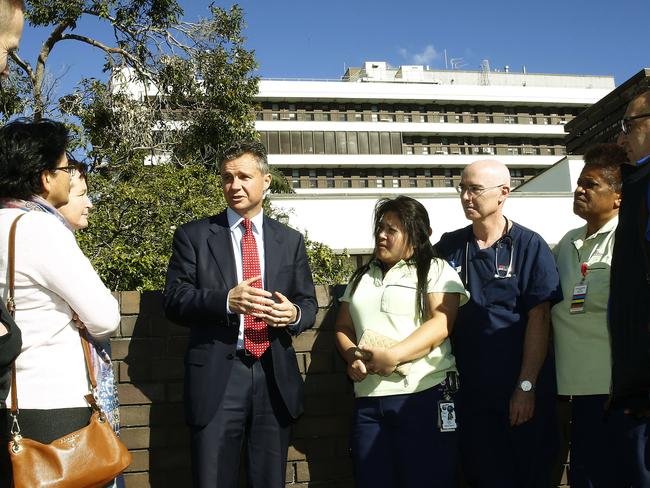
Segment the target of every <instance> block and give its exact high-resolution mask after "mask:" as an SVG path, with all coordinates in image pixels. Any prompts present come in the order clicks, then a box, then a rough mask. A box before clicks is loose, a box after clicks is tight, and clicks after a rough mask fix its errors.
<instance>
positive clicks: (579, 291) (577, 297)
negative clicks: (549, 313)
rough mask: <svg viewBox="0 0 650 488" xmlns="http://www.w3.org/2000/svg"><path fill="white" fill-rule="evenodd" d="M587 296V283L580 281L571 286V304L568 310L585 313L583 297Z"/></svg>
mask: <svg viewBox="0 0 650 488" xmlns="http://www.w3.org/2000/svg"><path fill="white" fill-rule="evenodd" d="M586 298H587V283H584V282H580V283H578V284H577V285H576V286H574V287H573V295H571V305H570V308H569V312H570V313H572V314H574V313H585V299H586Z"/></svg>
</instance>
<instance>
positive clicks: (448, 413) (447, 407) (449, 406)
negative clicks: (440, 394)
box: [438, 400, 458, 432]
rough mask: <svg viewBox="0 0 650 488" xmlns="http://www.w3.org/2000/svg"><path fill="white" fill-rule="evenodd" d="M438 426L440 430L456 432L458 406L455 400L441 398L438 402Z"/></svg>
mask: <svg viewBox="0 0 650 488" xmlns="http://www.w3.org/2000/svg"><path fill="white" fill-rule="evenodd" d="M438 427H439V428H440V432H454V431H455V430H456V429H457V428H458V425H457V424H456V406H455V405H454V402H453V400H440V401H439V402H438Z"/></svg>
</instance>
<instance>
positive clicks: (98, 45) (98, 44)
mask: <svg viewBox="0 0 650 488" xmlns="http://www.w3.org/2000/svg"><path fill="white" fill-rule="evenodd" d="M61 40H62V41H65V40H75V41H80V42H85V43H86V44H89V45H91V46H93V47H96V48H98V49H101V50H102V51H104V52H107V53H109V54H119V55H120V56H123V57H125V58H126V59H128V60H129V61H131V63H133V65H134V66H135V67H136V68H137V69H138V70H139V71H141V72H144V71H146V70H145V69H144V67H143V66H142V64H141V63H140V60H138V58H136V57H135V56H133V55H132V54H131V53H130V52H128V51H126V50H124V49H122V48H119V47H110V46H107V45H106V44H103V43H101V42H99V41H98V40H96V39H92V38H90V37H86V36H81V35H79V34H64V35H62V36H61Z"/></svg>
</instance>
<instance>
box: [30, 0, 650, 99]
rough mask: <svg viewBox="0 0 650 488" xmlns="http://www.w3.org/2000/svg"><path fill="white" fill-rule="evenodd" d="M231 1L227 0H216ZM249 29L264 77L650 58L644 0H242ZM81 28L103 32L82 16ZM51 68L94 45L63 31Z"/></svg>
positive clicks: (73, 77) (192, 11)
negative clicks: (372, 67)
mask: <svg viewBox="0 0 650 488" xmlns="http://www.w3.org/2000/svg"><path fill="white" fill-rule="evenodd" d="M216 3H217V4H218V5H221V6H226V7H227V6H229V5H231V4H232V2H230V1H225V2H222V1H219V2H216ZM238 3H239V4H240V5H241V6H242V7H243V9H244V13H245V18H246V23H247V28H246V31H245V35H246V37H247V38H248V41H247V47H248V48H249V49H254V50H255V54H256V59H257V61H258V63H259V65H260V67H259V72H258V74H259V75H261V76H262V77H269V78H312V79H313V78H315V79H337V78H339V77H340V76H341V75H342V74H343V72H344V67H345V66H361V65H362V63H363V62H364V61H366V60H368V61H370V60H372V61H387V62H389V63H390V64H391V65H393V66H398V65H400V64H426V65H430V66H431V67H435V68H444V66H445V61H444V51H445V49H446V51H447V57H448V59H451V58H462V62H463V63H464V65H463V69H478V68H479V65H480V63H481V60H483V59H488V60H489V62H490V65H491V67H492V68H499V69H502V68H503V66H505V65H509V66H510V69H511V70H513V71H519V70H521V69H522V67H523V66H524V65H525V66H526V69H527V71H528V72H537V73H570V74H604V75H613V76H615V78H616V83H617V84H620V83H622V82H623V81H625V80H626V79H627V78H629V77H630V76H632V75H633V74H635V73H636V72H638V71H639V70H640V69H641V68H642V67H646V66H648V67H650V42H649V40H648V37H649V35H650V28H649V27H648V25H647V19H648V18H650V1H648V0H619V1H618V2H617V3H614V2H611V1H608V2H606V1H604V0H591V1H587V0H564V1H559V0H545V1H544V2H540V1H536V2H532V1H524V0H519V1H510V0H502V1H491V2H490V1H486V0H484V1H475V0H472V1H461V0H456V1H445V2H443V1H438V0H420V1H409V0H402V1H398V0H374V1H370V0H347V1H343V0H319V1H315V0H242V1H240V2H238ZM181 4H182V6H183V8H184V9H185V17H186V18H187V19H188V20H195V19H196V18H197V17H198V16H205V15H207V13H208V4H209V2H208V1H203V0H181ZM79 32H80V33H87V34H97V33H99V34H100V35H101V33H102V32H107V29H106V28H105V27H102V26H99V25H97V24H92V23H88V22H81V23H80V24H79ZM44 35H45V33H44V32H43V31H42V30H35V29H32V28H30V27H26V29H25V33H24V40H23V45H22V46H21V51H20V54H21V56H23V57H24V58H26V59H28V60H29V61H33V60H34V59H35V58H36V53H37V49H38V47H39V46H40V44H41V43H42V42H43V40H44ZM51 61H52V63H51V64H50V69H51V71H52V73H53V75H54V76H56V77H60V76H62V77H63V78H62V82H61V85H62V86H63V87H64V88H65V87H67V86H70V85H72V84H74V82H76V81H77V80H78V79H79V78H80V77H81V76H84V75H85V76H96V77H103V76H104V75H102V74H101V65H102V62H101V59H100V58H98V57H97V56H95V55H94V53H93V49H92V48H90V47H86V46H80V45H78V44H77V43H74V42H72V41H68V42H67V43H66V45H62V44H61V45H59V46H57V48H56V50H55V51H54V52H53V56H52V59H51Z"/></svg>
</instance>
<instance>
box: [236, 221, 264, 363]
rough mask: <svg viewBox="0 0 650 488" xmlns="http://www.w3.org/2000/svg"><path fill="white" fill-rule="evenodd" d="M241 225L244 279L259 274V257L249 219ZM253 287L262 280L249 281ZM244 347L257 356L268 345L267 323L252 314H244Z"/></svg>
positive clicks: (260, 284) (257, 286) (258, 285)
mask: <svg viewBox="0 0 650 488" xmlns="http://www.w3.org/2000/svg"><path fill="white" fill-rule="evenodd" d="M242 225H243V226H244V228H245V229H246V232H244V235H243V237H242V238H241V257H242V266H243V268H244V280H247V279H249V278H252V277H253V276H259V275H261V274H262V273H261V271H260V258H259V255H258V254H257V243H256V242H255V236H254V235H253V227H252V223H251V221H250V220H249V219H244V221H243V222H242ZM251 286H252V287H254V288H260V289H261V288H262V280H257V281H255V282H253V283H251ZM244 347H245V348H246V350H248V351H249V352H250V353H251V354H252V355H253V356H255V357H256V358H259V357H260V356H262V354H264V351H266V349H267V348H268V347H269V335H268V330H267V325H266V324H265V323H264V322H263V321H262V320H261V319H258V318H256V317H253V316H252V315H248V314H246V315H244Z"/></svg>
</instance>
